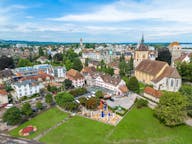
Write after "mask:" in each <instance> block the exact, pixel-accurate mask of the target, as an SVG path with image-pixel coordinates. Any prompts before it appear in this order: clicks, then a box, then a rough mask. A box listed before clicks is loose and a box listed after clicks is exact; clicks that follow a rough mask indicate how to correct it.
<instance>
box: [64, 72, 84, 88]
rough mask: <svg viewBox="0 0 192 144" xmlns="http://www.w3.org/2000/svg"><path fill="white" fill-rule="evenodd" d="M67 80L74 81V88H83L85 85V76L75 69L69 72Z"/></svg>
mask: <svg viewBox="0 0 192 144" xmlns="http://www.w3.org/2000/svg"><path fill="white" fill-rule="evenodd" d="M66 78H67V79H69V80H71V81H72V85H73V86H74V87H83V86H84V84H85V78H84V76H83V75H82V74H81V73H80V72H78V71H77V70H74V69H70V70H69V71H67V73H66Z"/></svg>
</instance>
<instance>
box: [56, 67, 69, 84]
mask: <svg viewBox="0 0 192 144" xmlns="http://www.w3.org/2000/svg"><path fill="white" fill-rule="evenodd" d="M53 69H54V77H55V79H56V80H57V81H58V82H62V81H64V80H65V78H66V72H67V70H66V68H65V67H62V66H58V67H54V68H53Z"/></svg>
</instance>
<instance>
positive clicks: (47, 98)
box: [45, 94, 53, 105]
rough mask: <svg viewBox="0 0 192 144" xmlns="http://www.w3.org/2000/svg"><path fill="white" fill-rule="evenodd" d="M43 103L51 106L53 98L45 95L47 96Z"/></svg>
mask: <svg viewBox="0 0 192 144" xmlns="http://www.w3.org/2000/svg"><path fill="white" fill-rule="evenodd" d="M45 102H46V103H47V104H49V105H51V104H52V103H53V97H52V95H51V94H47V95H46V96H45Z"/></svg>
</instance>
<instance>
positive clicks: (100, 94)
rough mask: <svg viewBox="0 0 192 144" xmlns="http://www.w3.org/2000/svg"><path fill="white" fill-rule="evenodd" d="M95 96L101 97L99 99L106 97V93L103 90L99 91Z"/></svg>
mask: <svg viewBox="0 0 192 144" xmlns="http://www.w3.org/2000/svg"><path fill="white" fill-rule="evenodd" d="M95 96H96V97H97V98H99V99H102V98H104V94H103V92H102V91H100V90H99V91H97V92H96V93H95Z"/></svg>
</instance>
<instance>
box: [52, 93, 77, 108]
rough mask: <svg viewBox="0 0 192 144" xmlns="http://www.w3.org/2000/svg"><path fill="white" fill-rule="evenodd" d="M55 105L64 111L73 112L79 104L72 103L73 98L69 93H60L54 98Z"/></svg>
mask: <svg viewBox="0 0 192 144" xmlns="http://www.w3.org/2000/svg"><path fill="white" fill-rule="evenodd" d="M55 100H56V103H57V104H58V105H59V106H61V107H63V108H64V109H65V110H69V111H75V110H78V108H79V104H77V103H75V102H74V100H75V99H74V97H73V95H71V94H70V93H67V92H61V93H58V94H57V95H56V97H55Z"/></svg>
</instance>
